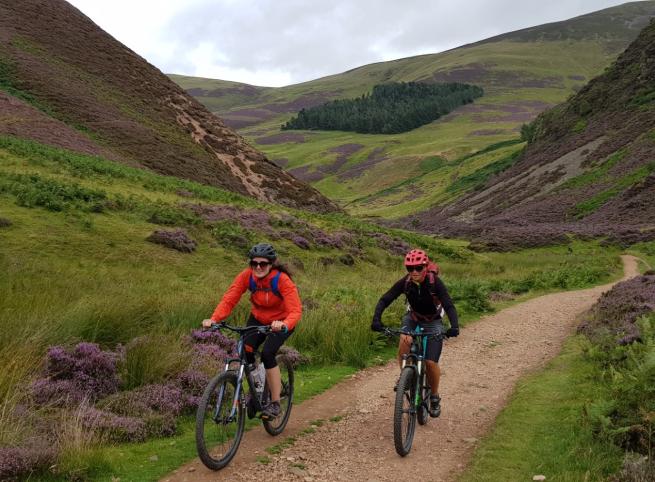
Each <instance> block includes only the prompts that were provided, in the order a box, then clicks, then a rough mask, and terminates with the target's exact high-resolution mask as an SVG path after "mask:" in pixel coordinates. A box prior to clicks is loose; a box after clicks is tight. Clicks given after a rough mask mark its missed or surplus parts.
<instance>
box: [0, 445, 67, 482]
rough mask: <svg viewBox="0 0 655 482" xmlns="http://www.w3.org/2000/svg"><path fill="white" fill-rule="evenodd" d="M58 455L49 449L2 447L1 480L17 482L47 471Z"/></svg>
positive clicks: (0, 457)
mask: <svg viewBox="0 0 655 482" xmlns="http://www.w3.org/2000/svg"><path fill="white" fill-rule="evenodd" d="M55 457H56V454H55V452H54V450H53V449H52V448H48V447H43V446H42V447H0V480H17V479H20V478H24V477H26V476H29V475H30V474H33V473H39V472H43V471H45V470H46V469H47V468H48V467H49V466H50V465H52V463H53V462H54V460H55Z"/></svg>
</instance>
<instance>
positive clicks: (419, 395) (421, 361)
mask: <svg viewBox="0 0 655 482" xmlns="http://www.w3.org/2000/svg"><path fill="white" fill-rule="evenodd" d="M418 343H420V344H421V345H422V346H423V350H421V352H420V353H419V354H418V356H417V357H416V367H417V371H416V394H415V395H414V404H415V405H416V407H417V408H418V407H419V406H420V405H421V403H423V377H424V376H427V374H426V373H425V371H426V369H425V366H424V365H425V353H426V350H427V344H428V337H427V336H423V337H421V340H420V341H419V342H418Z"/></svg>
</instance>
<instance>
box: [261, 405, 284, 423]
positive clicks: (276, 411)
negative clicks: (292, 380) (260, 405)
mask: <svg viewBox="0 0 655 482" xmlns="http://www.w3.org/2000/svg"><path fill="white" fill-rule="evenodd" d="M279 415H280V402H271V403H269V404H268V405H266V406H265V407H264V410H262V418H263V419H264V420H272V419H274V418H277V417H278V416H279Z"/></svg>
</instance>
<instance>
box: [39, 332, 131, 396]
mask: <svg viewBox="0 0 655 482" xmlns="http://www.w3.org/2000/svg"><path fill="white" fill-rule="evenodd" d="M117 363H118V355H117V354H116V353H113V352H109V351H102V350H101V349H100V348H99V347H98V345H96V344H95V343H86V342H83V343H79V344H78V345H77V346H76V347H75V348H74V349H73V350H72V351H68V350H66V349H65V348H63V347H61V346H54V347H51V348H49V349H48V353H47V355H46V363H45V368H44V371H43V378H41V379H39V380H36V381H35V382H34V383H33V385H32V393H33V397H34V401H35V402H36V403H37V404H41V405H45V404H55V405H70V404H77V403H79V402H80V401H82V400H85V399H86V400H89V401H91V402H93V401H95V400H99V399H101V398H103V397H105V396H107V395H109V394H111V393H114V392H116V391H117V390H118V387H119V384H120V380H119V378H118V373H117V368H116V367H117Z"/></svg>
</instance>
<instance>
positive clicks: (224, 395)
mask: <svg viewBox="0 0 655 482" xmlns="http://www.w3.org/2000/svg"><path fill="white" fill-rule="evenodd" d="M223 328H224V329H227V330H230V331H233V332H234V333H238V334H239V340H238V342H237V349H236V354H237V356H236V357H230V358H227V359H226V361H225V367H224V369H223V371H222V372H221V373H219V374H218V375H216V376H215V377H214V378H213V379H212V380H211V381H210V382H209V384H208V385H207V388H206V389H205V392H204V394H203V395H202V398H201V399H200V403H199V404H198V410H197V412H196V448H197V450H198V456H199V457H200V460H202V463H203V464H205V465H206V466H207V467H209V468H210V469H212V470H220V469H222V468H223V467H225V466H226V465H227V464H229V463H230V461H231V460H232V458H233V457H234V456H235V455H236V452H237V449H238V448H239V444H240V443H241V437H242V436H243V432H244V428H245V417H246V415H247V416H248V418H254V417H256V416H257V414H258V413H259V412H261V411H262V409H263V408H264V407H265V406H266V405H267V404H268V402H269V401H270V391H269V389H268V386H267V385H266V384H265V383H264V384H263V390H261V389H260V390H258V389H257V386H258V385H257V384H256V380H255V374H254V372H255V371H256V370H253V369H252V367H250V366H249V365H248V362H247V360H246V350H245V344H244V338H245V337H246V336H247V335H248V334H250V333H262V334H267V335H268V334H270V333H272V330H271V327H270V326H246V327H237V326H230V325H227V324H225V323H220V324H217V325H214V326H212V327H211V328H209V329H208V330H207V331H215V330H220V329H223ZM256 355H257V356H258V357H259V354H258V353H257V354H256ZM277 362H278V366H279V367H280V375H281V378H282V390H281V392H280V414H279V415H278V416H277V417H276V418H274V419H262V423H263V425H264V429H266V431H267V432H268V433H269V434H270V435H279V434H280V433H282V431H283V430H284V427H286V425H287V422H288V421H289V415H290V414H291V406H292V405H293V366H292V365H291V363H289V361H288V360H287V359H286V358H285V357H284V356H280V355H278V357H277ZM260 363H261V362H260ZM244 379H245V380H247V382H248V388H249V389H248V390H246V386H245V383H244Z"/></svg>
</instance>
